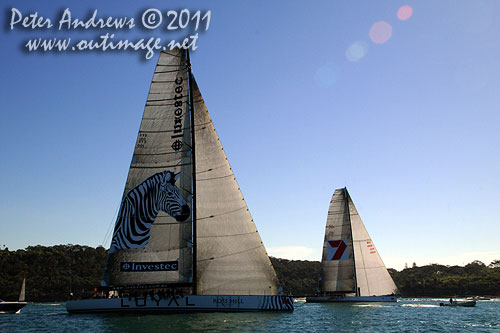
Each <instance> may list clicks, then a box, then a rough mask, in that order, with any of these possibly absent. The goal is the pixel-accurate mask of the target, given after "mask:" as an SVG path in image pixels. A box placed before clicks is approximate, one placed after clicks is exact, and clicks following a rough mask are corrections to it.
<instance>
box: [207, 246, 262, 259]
mask: <svg viewBox="0 0 500 333" xmlns="http://www.w3.org/2000/svg"><path fill="white" fill-rule="evenodd" d="M262 246H263V245H262V244H260V245H259V246H257V247H254V248H251V249H248V250H243V251H240V252H234V253H231V254H225V255H222V256H218V257H212V258H207V259H201V260H198V262H202V261H209V260H216V259H220V258H226V257H230V256H235V255H237V254H242V253H245V252H250V251H253V250H257V249H258V248H261V247H262Z"/></svg>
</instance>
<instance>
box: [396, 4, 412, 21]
mask: <svg viewBox="0 0 500 333" xmlns="http://www.w3.org/2000/svg"><path fill="white" fill-rule="evenodd" d="M412 15H413V8H411V6H409V5H404V6H401V8H399V9H398V19H400V20H401V21H406V20H408V19H409V18H410V17H411V16H412Z"/></svg>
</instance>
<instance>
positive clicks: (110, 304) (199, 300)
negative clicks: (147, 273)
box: [66, 295, 293, 313]
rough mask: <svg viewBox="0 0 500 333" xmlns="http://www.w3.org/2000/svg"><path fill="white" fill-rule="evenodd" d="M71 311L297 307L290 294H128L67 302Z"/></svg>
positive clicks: (283, 308) (206, 310)
mask: <svg viewBox="0 0 500 333" xmlns="http://www.w3.org/2000/svg"><path fill="white" fill-rule="evenodd" d="M66 310H67V311H68V312H69V313H113V312H114V313H179V312H244V311H293V298H292V297H289V296H247V295H245V296H235V295H188V296H176V297H166V298H159V297H158V296H155V297H151V296H147V297H131V298H128V297H125V298H104V299H88V300H76V301H68V302H66Z"/></svg>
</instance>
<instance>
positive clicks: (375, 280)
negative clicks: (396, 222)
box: [346, 190, 397, 296]
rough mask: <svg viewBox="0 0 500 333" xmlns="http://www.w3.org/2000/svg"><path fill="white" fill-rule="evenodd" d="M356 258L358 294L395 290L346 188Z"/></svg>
mask: <svg viewBox="0 0 500 333" xmlns="http://www.w3.org/2000/svg"><path fill="white" fill-rule="evenodd" d="M346 194H347V199H348V203H349V213H350V219H351V225H352V238H353V243H354V258H356V281H357V287H358V295H359V296H382V295H391V294H393V293H395V292H396V289H397V287H396V285H395V284H394V281H393V280H392V277H391V275H390V274H389V272H388V271H387V268H386V267H385V265H384V262H383V261H382V258H380V255H379V253H378V251H377V249H376V248H375V244H373V241H372V239H371V238H370V235H368V232H367V231H366V228H365V226H364V224H363V221H362V220H361V217H360V216H359V214H358V211H357V209H356V207H355V206H354V203H353V202H352V199H351V196H350V195H349V193H348V192H347V190H346Z"/></svg>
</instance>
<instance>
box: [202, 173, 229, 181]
mask: <svg viewBox="0 0 500 333" xmlns="http://www.w3.org/2000/svg"><path fill="white" fill-rule="evenodd" d="M228 177H234V173H232V174H229V175H226V176H220V177H212V178H204V179H197V180H199V181H200V182H201V181H204V180H214V179H223V178H228Z"/></svg>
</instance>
